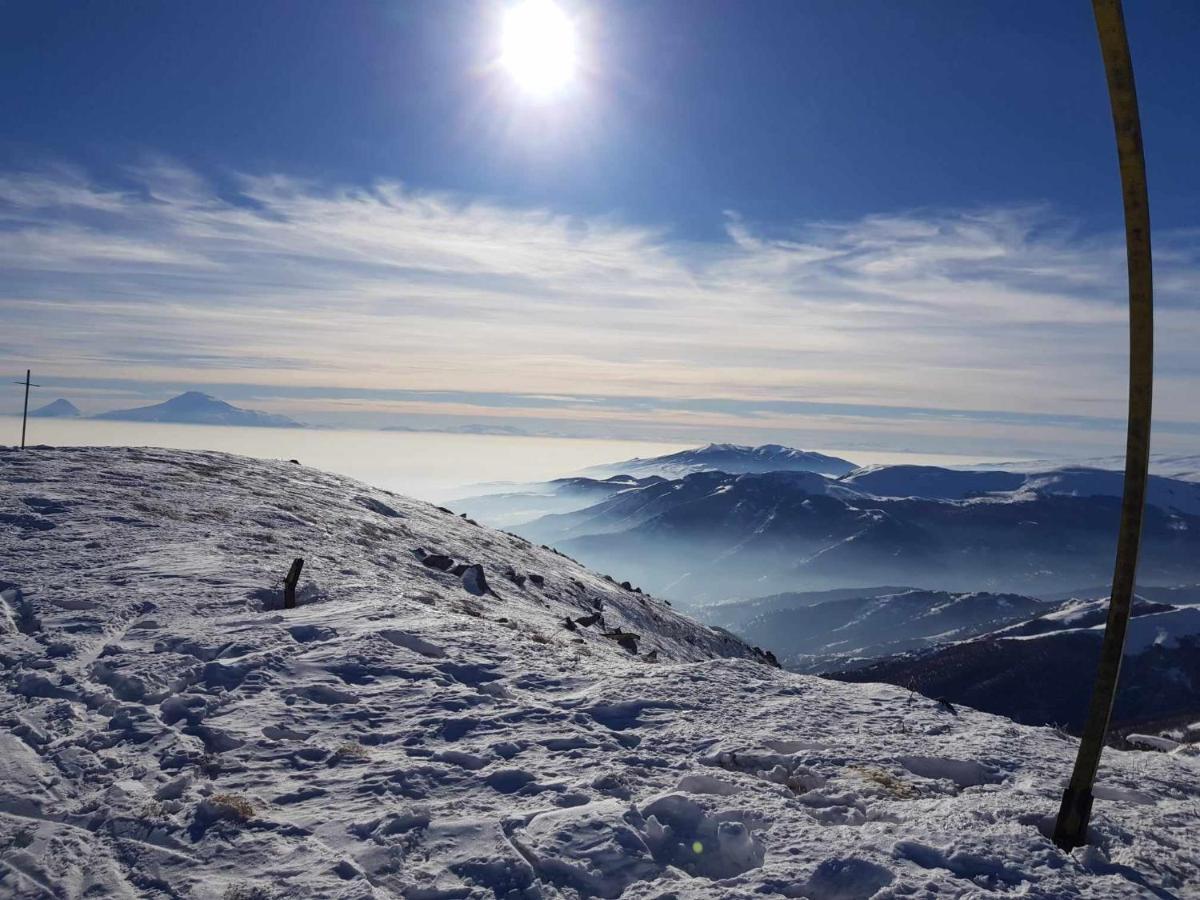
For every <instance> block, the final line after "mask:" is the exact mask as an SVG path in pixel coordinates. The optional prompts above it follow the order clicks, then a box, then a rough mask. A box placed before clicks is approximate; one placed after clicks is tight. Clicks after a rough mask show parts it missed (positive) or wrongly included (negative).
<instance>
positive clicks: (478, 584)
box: [462, 563, 493, 597]
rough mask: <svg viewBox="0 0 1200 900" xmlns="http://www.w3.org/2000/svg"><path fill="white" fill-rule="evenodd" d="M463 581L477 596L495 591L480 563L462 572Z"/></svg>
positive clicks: (470, 591) (468, 589)
mask: <svg viewBox="0 0 1200 900" xmlns="http://www.w3.org/2000/svg"><path fill="white" fill-rule="evenodd" d="M462 583H463V587H465V588H466V589H467V591H468V592H469V593H472V594H474V595H475V596H476V597H482V596H483V595H484V594H491V593H493V591H492V589H491V588H490V587H488V583H487V577H486V576H485V575H484V574H483V566H481V565H479V564H478V563H476V564H475V565H473V566H468V567H467V568H466V571H464V572H463V573H462Z"/></svg>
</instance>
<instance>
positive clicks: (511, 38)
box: [500, 0, 578, 98]
mask: <svg viewBox="0 0 1200 900" xmlns="http://www.w3.org/2000/svg"><path fill="white" fill-rule="evenodd" d="M500 47H501V50H500V64H501V65H502V66H503V67H504V69H505V70H506V71H507V72H508V74H509V75H510V76H511V77H512V79H513V81H515V82H516V84H517V85H518V86H519V87H520V88H521V90H522V91H524V92H525V93H527V94H530V95H532V96H535V97H539V98H546V97H551V96H553V95H555V94H557V93H558V92H559V91H561V90H562V89H563V88H565V87H566V86H567V85H568V84H570V83H571V81H572V80H573V79H574V77H575V72H576V69H577V67H578V47H577V39H576V33H575V24H574V23H573V22H572V21H571V19H570V17H569V16H568V15H567V14H566V12H564V11H563V9H562V8H561V7H560V6H558V5H557V4H556V3H554V2H553V0H521V2H519V3H518V4H517V5H515V6H513V7H512V8H511V9H509V10H508V11H507V13H505V16H504V26H503V31H502V33H501V38H500Z"/></svg>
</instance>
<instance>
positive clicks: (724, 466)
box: [583, 444, 855, 478]
mask: <svg viewBox="0 0 1200 900" xmlns="http://www.w3.org/2000/svg"><path fill="white" fill-rule="evenodd" d="M854 468H855V465H854V463H852V462H850V461H849V460H845V459H839V458H838V457H836V456H826V455H825V454H824V453H816V452H814V451H812V450H796V449H793V448H792V447H784V446H782V445H780V444H763V445H762V446H761V447H744V446H742V445H740V444H709V445H707V446H705V447H698V448H696V449H694V450H681V451H680V452H678V453H671V454H669V455H667V456H655V457H651V458H650V459H641V458H640V457H639V458H634V459H627V460H625V461H624V462H618V463H612V464H609V465H603V466H593V467H592V468H590V469H586V470H585V471H584V473H583V474H585V475H590V476H593V477H596V478H605V477H609V476H612V475H638V476H643V477H644V476H647V475H658V476H660V477H663V478H682V477H684V476H685V475H691V474H693V473H695V472H728V473H730V474H735V475H736V474H742V473H746V472H819V473H821V474H822V475H835V476H836V475H845V474H847V473H848V472H852V471H853V470H854Z"/></svg>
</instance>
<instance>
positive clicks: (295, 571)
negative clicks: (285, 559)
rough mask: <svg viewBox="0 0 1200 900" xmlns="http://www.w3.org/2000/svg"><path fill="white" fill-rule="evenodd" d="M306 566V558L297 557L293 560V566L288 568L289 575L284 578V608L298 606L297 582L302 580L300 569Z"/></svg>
mask: <svg viewBox="0 0 1200 900" xmlns="http://www.w3.org/2000/svg"><path fill="white" fill-rule="evenodd" d="M303 568H304V558H303V557H299V556H298V557H296V558H295V559H293V560H292V567H291V568H290V569H288V573H287V577H286V578H285V579H283V608H284V609H295V608H296V584H297V582H299V581H300V570H301V569H303Z"/></svg>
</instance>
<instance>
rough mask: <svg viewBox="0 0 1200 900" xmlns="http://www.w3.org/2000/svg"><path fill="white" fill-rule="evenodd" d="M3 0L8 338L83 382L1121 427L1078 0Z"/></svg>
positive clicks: (1176, 261)
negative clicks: (547, 53)
mask: <svg viewBox="0 0 1200 900" xmlns="http://www.w3.org/2000/svg"><path fill="white" fill-rule="evenodd" d="M509 5H510V4H506V3H502V2H494V0H492V2H474V0H472V2H467V0H440V2H412V3H406V2H379V0H370V2H349V0H347V2H337V3H330V2H315V0H313V2H287V3H283V2H278V3H276V2H264V0H259V2H255V3H250V4H247V3H240V2H239V3H234V2H206V3H203V4H199V3H197V4H184V3H166V2H160V3H150V2H126V3H120V4H99V3H82V2H81V3H63V2H54V0H48V2H47V0H41V2H13V0H9V2H6V3H4V4H2V5H0V14H2V15H3V17H4V23H5V27H4V28H3V29H0V228H2V229H3V230H4V231H5V232H6V235H5V237H6V240H5V241H4V248H5V249H0V326H2V328H0V354H2V355H3V356H4V358H6V359H8V360H9V367H10V368H12V369H14V370H18V369H23V368H24V367H25V365H26V364H30V365H33V366H34V368H35V369H37V370H38V371H40V372H42V373H44V374H43V381H45V382H46V383H47V384H53V385H55V386H56V387H61V390H60V391H56V393H63V394H65V395H67V396H71V397H72V398H74V399H76V402H78V403H79V404H80V405H81V406H83V407H84V408H85V409H94V410H99V409H102V408H105V407H106V406H111V405H117V404H120V403H125V402H126V401H131V402H133V401H138V402H140V401H141V400H143V399H144V400H155V399H161V398H162V397H163V396H165V395H166V393H167V392H169V391H170V390H173V389H174V388H175V387H191V386H197V387H202V388H205V389H209V390H211V391H212V392H214V393H218V394H221V395H222V396H227V397H229V398H230V399H235V400H243V401H245V402H248V403H250V402H253V404H256V405H258V406H260V407H264V408H270V409H275V410H278V411H281V412H287V413H290V414H293V415H296V416H297V417H300V418H305V419H308V420H310V421H320V422H327V423H335V422H342V423H350V424H364V425H373V424H384V423H395V424H418V425H422V424H430V423H434V424H436V423H438V422H447V423H450V422H463V421H481V420H492V419H495V420H501V419H503V420H504V421H506V422H511V423H514V424H523V425H525V426H527V427H528V428H529V429H530V430H535V431H539V430H542V431H555V432H558V433H570V434H605V435H622V436H644V437H655V438H671V439H678V438H687V439H691V438H693V437H694V438H695V439H697V440H705V439H709V438H712V439H730V438H732V439H747V440H757V439H779V440H784V441H789V442H793V443H802V444H808V445H813V446H838V447H847V446H855V445H861V446H873V447H879V448H885V447H902V446H903V447H909V446H920V447H923V448H924V449H931V450H932V449H944V450H946V451H947V452H958V451H963V452H985V450H989V451H990V450H995V451H997V452H1000V453H1004V452H1035V453H1036V452H1043V451H1044V452H1057V451H1063V452H1066V451H1068V450H1075V449H1079V450H1084V449H1087V450H1097V451H1109V450H1111V451H1116V450H1118V449H1119V448H1120V446H1121V427H1122V426H1121V416H1122V412H1123V403H1122V400H1121V397H1122V391H1123V378H1124V372H1123V366H1124V358H1123V353H1122V350H1123V346H1124V340H1123V336H1122V328H1123V310H1122V307H1121V304H1122V302H1123V290H1124V287H1123V272H1122V268H1121V262H1122V261H1121V244H1120V227H1121V220H1120V207H1119V193H1118V187H1117V184H1116V165H1115V158H1114V150H1113V142H1112V126H1111V121H1110V119H1109V113H1108V106H1107V98H1106V95H1105V89H1104V79H1103V71H1102V67H1101V63H1100V58H1099V53H1098V50H1097V47H1096V39H1095V35H1094V26H1093V24H1092V21H1091V13H1090V4H1088V3H1086V2H1082V0H1080V2H1061V3H1032V2H1029V3H998V2H991V3H985V2H965V3H958V2H939V3H934V2H920V0H914V2H907V3H894V2H866V0H862V2H844V0H842V2H803V3H800V2H756V3H732V2H722V3H717V2H702V0H688V2H636V3H634V2H604V3H599V2H592V3H583V2H567V0H563V2H562V4H561V5H562V8H563V9H564V10H565V12H566V14H567V15H568V16H569V17H570V19H571V21H572V22H573V24H574V27H575V28H576V30H577V34H578V43H579V47H580V58H581V65H580V71H579V74H578V76H577V77H576V78H575V80H574V82H573V83H572V84H571V85H570V86H569V87H568V88H567V89H566V90H565V91H563V92H562V93H561V94H559V95H556V96H554V97H552V98H549V99H545V98H534V97H530V96H528V95H527V94H525V93H523V92H522V91H521V90H520V89H519V88H518V87H517V86H516V85H514V84H513V82H512V79H511V78H509V77H508V76H507V73H506V72H504V71H502V70H501V69H500V67H498V66H497V65H496V64H495V60H496V57H497V53H498V36H499V34H500V32H501V25H502V21H503V17H504V15H505V12H506V9H507V8H508V6H509ZM1127 15H1128V23H1129V30H1130V35H1131V43H1132V49H1133V53H1134V57H1135V64H1136V71H1137V78H1138V88H1139V95H1140V99H1141V101H1142V107H1143V124H1144V129H1145V133H1146V146H1147V161H1148V166H1149V170H1150V182H1151V204H1152V210H1153V216H1154V223H1155V228H1156V239H1157V243H1156V250H1157V252H1158V258H1157V265H1156V274H1157V277H1158V288H1159V300H1160V303H1161V308H1162V315H1161V317H1160V329H1159V333H1160V357H1159V374H1160V390H1159V405H1158V412H1159V417H1158V428H1159V430H1158V436H1157V442H1158V445H1159V446H1160V447H1163V448H1164V449H1168V448H1169V449H1185V448H1188V447H1190V446H1191V445H1193V444H1194V441H1195V433H1196V431H1197V430H1198V426H1200V414H1198V413H1197V410H1196V408H1195V404H1194V401H1192V399H1191V398H1192V397H1194V396H1195V392H1196V391H1197V390H1198V389H1200V365H1198V364H1197V363H1196V362H1195V361H1194V358H1193V357H1194V354H1193V353H1192V352H1191V350H1192V348H1193V347H1194V346H1195V339H1196V338H1198V337H1200V312H1198V310H1197V301H1196V288H1197V287H1200V270H1198V268H1197V265H1198V263H1200V261H1198V260H1197V255H1198V254H1197V251H1196V250H1195V249H1194V248H1195V245H1196V240H1195V239H1196V237H1197V235H1198V234H1200V227H1198V226H1200V222H1197V220H1196V210H1198V209H1200V167H1197V166H1196V165H1195V158H1196V146H1197V138H1198V137H1200V102H1198V101H1197V98H1196V95H1195V90H1194V88H1195V84H1196V83H1197V81H1198V76H1200V63H1197V61H1196V54H1195V48H1196V47H1197V46H1200V7H1198V6H1197V5H1196V4H1195V3H1192V2H1168V0H1158V2H1154V3H1136V4H1130V8H1129V10H1128V11H1127Z"/></svg>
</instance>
